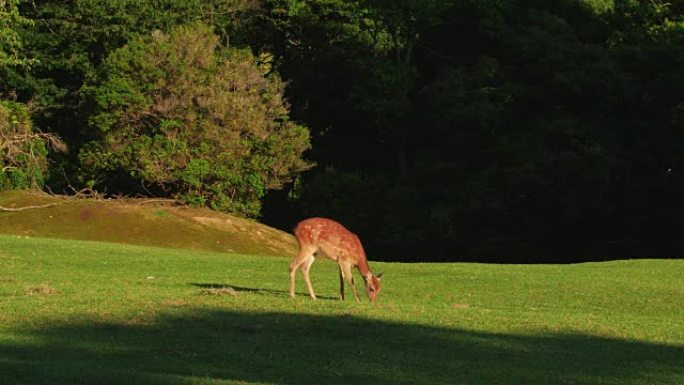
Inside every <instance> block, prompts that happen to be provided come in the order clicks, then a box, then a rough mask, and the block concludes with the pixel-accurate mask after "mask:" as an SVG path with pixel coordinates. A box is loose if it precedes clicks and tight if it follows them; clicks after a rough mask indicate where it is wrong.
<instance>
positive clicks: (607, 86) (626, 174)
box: [0, 0, 684, 263]
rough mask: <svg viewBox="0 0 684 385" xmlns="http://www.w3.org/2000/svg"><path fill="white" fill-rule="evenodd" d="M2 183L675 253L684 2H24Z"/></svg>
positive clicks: (683, 112)
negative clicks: (153, 197) (90, 190)
mask: <svg viewBox="0 0 684 385" xmlns="http://www.w3.org/2000/svg"><path fill="white" fill-rule="evenodd" d="M1 7H2V8H4V9H3V10H2V12H1V13H0V22H1V23H2V24H0V74H1V76H0V99H1V101H0V140H1V142H2V144H1V145H0V166H2V167H3V168H2V173H0V188H2V189H11V188H41V189H49V190H50V191H54V192H56V193H64V192H70V191H71V192H73V191H74V190H78V189H81V188H91V189H93V190H95V191H98V192H100V193H102V194H105V195H109V196H116V195H126V196H137V195H143V196H157V197H170V198H175V199H179V200H181V201H183V202H186V203H189V204H193V205H200V206H209V207H212V208H214V209H216V210H221V211H225V212H230V213H235V214H238V215H243V216H250V217H256V218H259V219H260V220H261V221H263V222H265V223H267V224H271V225H274V226H276V227H279V228H282V229H284V230H287V231H290V230H291V229H292V228H293V227H294V225H295V223H296V222H297V221H298V220H300V219H302V218H304V217H309V216H325V217H330V218H335V219H337V220H339V221H340V222H342V223H343V224H345V225H346V226H347V227H348V228H349V229H351V230H352V231H354V232H356V233H358V234H359V236H360V237H361V238H362V240H363V242H364V245H365V246H366V248H367V249H368V250H367V251H368V253H369V255H370V258H371V259H374V260H395V261H417V260H420V261H481V262H507V263H519V262H531V263H545V262H579V261H588V260H606V259H619V258H630V257H639V258H647V257H649V258H651V257H653V258H678V257H679V256H680V255H682V252H683V251H684V244H683V242H682V240H681V239H682V237H681V236H680V235H679V232H680V231H681V229H683V228H684V202H683V201H682V197H683V196H684V194H683V193H684V132H683V130H684V87H683V86H684V1H681V0H671V1H667V2H665V1H660V0H652V1H636V0H603V1H602V0H593V1H592V0H556V1H545V0H441V1H440V0H375V1H373V0H365V1H364V0H352V1H346V0H344V1H343V0H306V1H304V0H206V1H201V0H190V1H186V0H155V1H144V2H140V1H133V0H122V1H117V2H113V1H104V0H70V1H40V0H35V1H31V2H28V1H19V0H10V1H5V2H3V3H2V4H1Z"/></svg>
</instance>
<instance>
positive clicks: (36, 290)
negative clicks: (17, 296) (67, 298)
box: [26, 283, 59, 295]
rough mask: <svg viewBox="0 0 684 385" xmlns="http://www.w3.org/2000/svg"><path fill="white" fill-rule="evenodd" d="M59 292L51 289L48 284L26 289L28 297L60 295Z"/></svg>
mask: <svg viewBox="0 0 684 385" xmlns="http://www.w3.org/2000/svg"><path fill="white" fill-rule="evenodd" d="M58 293H59V290H57V289H55V288H53V287H50V285H48V284H47V283H41V284H40V285H37V286H32V287H29V288H28V289H26V294H28V295H51V294H58Z"/></svg>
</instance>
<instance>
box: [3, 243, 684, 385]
mask: <svg viewBox="0 0 684 385" xmlns="http://www.w3.org/2000/svg"><path fill="white" fill-rule="evenodd" d="M288 262H289V260H288V259H286V258H282V257H268V256H254V255H239V254H228V253H219V252H203V251H196V250H179V249H163V248H151V247H142V246H133V245H123V244H115V243H98V242H87V241H75V240H55V239H46V238H33V237H30V238H29V237H24V236H12V235H0V384H3V385H4V384H8V385H9V384H346V385H349V384H379V385H385V384H386V385H390V384H597V385H598V384H614V385H618V384H619V385H630V384H634V385H636V384H653V385H655V384H673V385H681V384H684V279H683V277H684V261H683V260H626V261H612V262H601V263H585V264H576V265H487V264H475V263H444V264H427V263H425V264H423V263H417V264H399V263H377V262H372V261H371V267H372V269H373V271H374V272H376V273H377V272H384V273H385V278H384V279H383V289H382V292H381V293H380V296H379V301H378V303H376V304H375V305H373V304H371V303H370V302H369V301H368V299H367V298H363V302H362V303H361V304H357V303H355V302H354V301H353V300H350V298H349V297H348V298H347V300H346V301H340V300H339V299H338V298H337V287H338V281H337V279H338V275H337V265H335V264H334V263H333V262H329V261H324V260H319V261H317V262H316V263H315V264H314V265H313V268H312V273H311V274H312V281H313V284H314V288H315V289H316V293H317V295H318V296H319V300H318V301H316V302H313V301H311V300H310V299H309V298H308V296H307V295H306V294H305V286H304V283H303V280H302V279H301V276H300V275H298V278H297V290H298V296H297V298H296V299H294V300H293V299H291V298H289V296H288V294H287V290H288V279H289V278H288V274H287V265H288ZM357 285H359V286H361V285H362V283H361V280H360V278H359V277H358V276H357Z"/></svg>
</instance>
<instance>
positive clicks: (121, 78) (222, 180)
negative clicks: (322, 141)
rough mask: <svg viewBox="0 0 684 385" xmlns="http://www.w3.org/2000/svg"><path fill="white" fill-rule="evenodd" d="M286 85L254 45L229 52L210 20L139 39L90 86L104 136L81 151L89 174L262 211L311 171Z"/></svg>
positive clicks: (305, 138)
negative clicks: (270, 198) (263, 64)
mask: <svg viewBox="0 0 684 385" xmlns="http://www.w3.org/2000/svg"><path fill="white" fill-rule="evenodd" d="M283 88H284V85H283V82H282V81H280V79H279V78H278V77H276V76H273V75H271V76H268V77H267V76H265V74H264V73H263V71H262V70H261V69H260V68H259V66H258V64H257V61H256V60H255V58H254V57H253V56H252V54H251V53H250V52H249V51H248V50H238V49H225V48H221V47H220V46H219V39H218V37H217V36H216V35H215V34H214V33H213V31H212V29H211V27H209V26H207V25H204V24H201V23H193V24H188V25H184V26H180V27H177V28H175V29H173V30H172V31H171V32H170V33H168V34H165V33H162V32H160V31H155V32H154V33H152V34H151V35H149V36H145V37H137V38H134V39H132V40H131V41H129V43H128V44H127V45H125V46H124V47H122V48H121V49H118V50H116V51H114V52H113V53H112V54H111V55H109V57H108V58H107V59H106V60H105V62H104V63H103V68H102V72H101V76H100V77H99V78H98V79H97V80H95V81H93V82H92V83H91V84H90V85H88V86H86V87H85V92H86V93H87V94H88V99H89V101H90V102H91V103H92V104H93V106H94V108H93V110H94V111H93V113H92V115H91V116H90V118H89V124H90V126H91V127H92V128H93V129H94V130H93V131H95V132H97V134H96V138H95V139H94V140H93V141H92V142H90V143H89V144H88V145H86V146H84V148H83V149H82V151H81V154H80V160H81V164H82V167H83V170H84V171H85V174H86V175H87V176H89V177H90V183H91V184H95V183H98V182H99V183H102V184H103V185H105V186H107V176H113V175H115V174H121V173H125V174H127V176H128V177H130V178H132V179H133V180H136V181H139V182H140V183H142V184H144V185H146V186H148V187H149V188H153V189H157V191H160V192H163V193H165V194H168V195H170V196H174V197H177V198H180V199H182V200H184V201H187V202H190V203H195V204H199V205H209V206H211V207H212V208H214V209H218V210H224V211H231V212H234V213H240V214H245V215H256V214H258V212H259V209H260V198H262V197H263V196H264V194H265V193H266V191H267V190H268V189H276V188H279V187H281V186H282V184H283V183H284V182H287V181H289V180H291V179H292V177H293V176H295V175H296V174H297V173H298V172H300V171H303V170H304V169H306V168H308V167H309V164H308V163H307V162H306V161H305V160H303V158H302V154H303V152H304V151H305V150H307V149H308V148H309V132H308V130H307V129H306V128H305V127H303V126H300V125H297V124H295V123H293V122H291V121H290V120H289V118H288V106H287V104H286V103H285V101H284V99H283ZM96 175H99V176H103V175H104V176H105V177H104V178H103V179H101V180H96V179H95V176H96Z"/></svg>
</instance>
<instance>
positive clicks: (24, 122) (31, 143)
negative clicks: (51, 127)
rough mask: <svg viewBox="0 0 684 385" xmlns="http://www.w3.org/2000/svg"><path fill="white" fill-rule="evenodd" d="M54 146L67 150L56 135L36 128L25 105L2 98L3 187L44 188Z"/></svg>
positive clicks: (0, 174)
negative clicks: (49, 151) (50, 152)
mask: <svg viewBox="0 0 684 385" xmlns="http://www.w3.org/2000/svg"><path fill="white" fill-rule="evenodd" d="M50 148H52V149H54V150H57V151H65V150H66V146H64V144H63V143H62V142H61V141H60V140H59V139H58V138H57V137H56V136H54V135H52V134H48V133H42V132H39V131H35V130H34V129H33V127H32V125H31V120H30V118H29V112H28V108H27V107H26V106H25V105H23V104H21V103H16V102H10V101H0V190H11V189H29V188H33V189H41V188H42V187H43V184H44V182H45V177H46V172H47V170H48V160H47V154H48V149H50Z"/></svg>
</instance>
